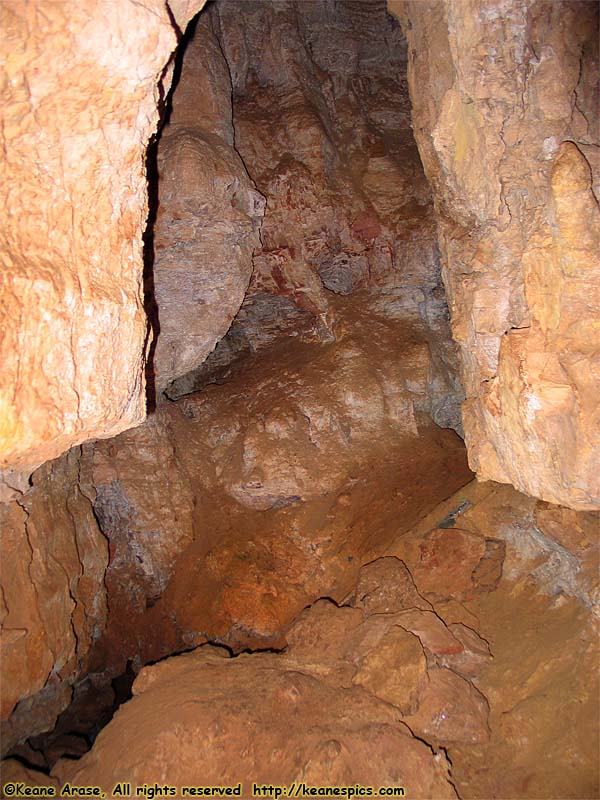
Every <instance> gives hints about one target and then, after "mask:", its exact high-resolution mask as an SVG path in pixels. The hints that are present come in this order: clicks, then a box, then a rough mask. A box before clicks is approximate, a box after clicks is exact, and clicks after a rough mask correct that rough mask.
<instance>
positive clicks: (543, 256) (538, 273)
mask: <svg viewBox="0 0 600 800" xmlns="http://www.w3.org/2000/svg"><path fill="white" fill-rule="evenodd" d="M389 5H390V9H391V10H392V11H394V12H395V13H397V14H398V16H399V17H400V19H401V21H402V24H403V27H404V31H405V34H406V36H407V39H408V44H409V53H410V58H409V82H410V87H411V100H412V106H413V123H414V131H415V137H416V140H417V144H418V146H419V151H420V154H421V158H422V161H423V165H424V167H425V172H426V174H427V177H428V178H429V182H430V184H431V187H432V190H433V196H434V201H435V205H436V212H437V216H438V222H439V240H440V247H441V250H442V256H443V262H444V281H445V285H446V290H447V294H448V300H449V305H450V310H451V315H452V329H453V333H454V337H455V339H456V340H457V341H458V342H459V344H460V348H461V358H462V376H463V385H464V388H465V391H466V394H467V400H466V402H465V404H464V405H463V420H464V425H465V433H466V441H467V446H468V450H469V459H470V464H471V466H472V467H473V469H474V470H475V471H476V472H477V475H478V476H479V477H480V478H481V479H493V480H496V481H500V482H508V483H512V484H513V485H514V486H516V487H517V488H518V489H520V490H521V491H524V492H527V493H528V494H530V495H533V496H534V497H538V498H542V499H544V500H546V501H549V502H552V503H560V504H562V505H565V506H569V507H571V508H576V509H582V510H585V509H593V508H597V507H598V505H599V504H600V483H599V481H600V460H599V459H600V438H599V433H598V431H599V429H598V404H597V384H598V375H599V374H600V373H599V370H600V362H599V361H598V352H599V350H600V335H599V331H598V322H597V321H598V314H599V313H600V296H599V294H598V291H599V286H600V262H599V260H598V252H599V249H600V216H599V212H598V205H597V202H596V199H595V198H594V195H593V193H592V173H591V170H590V163H594V162H595V158H594V153H595V152H596V151H597V149H598V146H599V145H600V138H599V135H598V127H597V124H598V123H597V120H598V86H597V82H598V39H597V27H598V22H597V14H598V8H597V5H596V4H594V3H585V4H581V3H571V2H565V3H561V4H555V3H546V2H541V0H540V1H538V0H517V1H516V2H511V3H493V4H492V5H490V4H489V3H483V2H481V3H480V2H469V3H467V2H462V0H448V2H431V3H427V4H423V3H420V2H410V0H409V1H408V2H397V0H390V3H389ZM588 158H589V159H590V162H588V160H587V159H588Z"/></svg>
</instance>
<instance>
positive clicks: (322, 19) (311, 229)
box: [158, 0, 462, 430]
mask: <svg viewBox="0 0 600 800" xmlns="http://www.w3.org/2000/svg"><path fill="white" fill-rule="evenodd" d="M209 16H210V18H211V20H212V24H213V25H214V29H215V33H216V36H217V38H218V41H219V43H220V45H221V47H222V50H223V54H224V56H225V58H226V60H227V65H228V67H229V70H230V72H231V80H232V88H233V112H234V126H235V146H236V148H237V149H238V150H239V152H240V154H241V156H242V158H243V160H244V163H245V165H246V167H247V169H248V171H249V173H250V175H251V176H252V178H253V179H254V180H255V181H256V184H257V187H258V189H259V190H260V192H261V193H262V194H263V195H264V196H265V197H266V198H267V208H266V213H265V219H264V223H263V226H262V246H261V247H260V248H259V249H258V251H257V252H256V253H255V256H254V272H253V275H252V279H251V283H250V287H249V294H248V298H247V302H248V305H247V307H249V305H250V303H251V302H252V298H261V314H260V320H257V319H256V318H255V317H254V318H253V317H252V315H248V314H245V313H244V314H242V316H241V317H240V319H238V320H236V323H234V328H232V331H231V334H230V335H229V336H228V337H227V338H226V340H225V343H224V345H223V346H222V347H221V348H220V353H219V357H218V360H219V362H220V363H221V364H226V363H228V362H229V361H230V360H232V359H234V358H236V357H239V353H240V351H239V344H240V341H241V340H245V342H246V343H247V342H248V341H250V342H253V344H254V345H256V346H258V347H260V346H262V342H261V336H260V328H258V323H260V326H261V327H263V326H266V327H267V328H270V329H271V330H273V329H275V328H276V327H282V328H285V330H286V331H287V330H288V328H287V326H286V325H280V324H279V319H280V317H281V315H282V313H287V311H285V312H284V311H283V309H282V307H281V305H280V304H277V303H272V304H269V303H267V302H263V301H262V299H263V298H265V297H268V296H272V297H275V298H277V297H279V298H285V299H286V300H287V301H289V302H290V303H293V304H294V305H295V307H296V309H297V313H301V312H303V313H304V315H305V316H309V317H311V318H312V320H313V323H314V331H313V335H316V336H319V337H320V338H322V339H324V340H326V339H327V338H330V337H331V336H332V335H336V332H337V331H336V324H337V322H336V314H335V305H334V304H333V303H332V299H334V298H335V297H336V295H340V296H347V295H351V294H353V293H355V292H356V291H358V290H363V291H364V290H365V289H368V290H369V291H370V292H371V293H372V294H374V295H376V296H377V297H378V301H379V304H380V306H381V307H382V308H384V307H385V308H387V310H388V312H389V313H390V314H391V313H396V314H397V315H399V316H403V317H404V318H405V319H409V318H410V319H411V320H412V321H413V324H415V325H416V324H417V323H419V324H420V325H421V327H422V329H423V332H424V335H425V336H426V338H427V339H428V340H429V341H430V347H431V350H432V354H433V361H432V370H431V375H430V385H431V391H430V396H431V398H432V407H431V412H432V415H433V417H434V419H435V420H436V421H437V422H439V424H440V425H442V426H445V427H454V428H456V429H457V430H460V424H461V423H460V411H459V404H460V401H461V399H462V390H461V388H460V384H459V381H458V377H457V373H458V363H457V353H456V348H455V345H454V343H453V342H452V340H451V336H450V330H449V324H448V312H447V306H446V303H445V299H444V295H443V291H441V277H440V265H439V258H438V251H437V245H436V236H435V222H434V217H433V207H432V204H431V197H430V192H429V189H428V186H427V182H426V180H425V176H424V173H423V169H422V167H421V164H420V161H419V156H418V152H417V149H416V146H415V142H414V139H413V136H412V132H411V130H410V122H409V120H410V109H409V101H408V89H407V83H406V44H405V41H404V38H403V36H402V33H401V31H400V27H399V25H398V24H397V23H396V22H395V21H394V20H393V19H392V18H391V17H390V16H388V15H387V14H386V11H385V4H384V3H383V2H381V0H364V1H363V2H362V3H358V4H357V3H352V2H343V3H304V2H291V3H285V4H282V3H279V4H277V3H275V4H274V3H271V2H262V1H261V0H256V2H255V1H254V0H251V1H250V2H247V1H246V0H243V2H236V1H235V0H225V2H220V3H219V4H216V5H215V7H214V8H212V9H211V10H210V12H209ZM196 105H198V103H196ZM160 305H161V303H160V301H159V307H160ZM195 324H199V323H198V322H196V323H195ZM161 336H162V333H161ZM158 346H159V349H160V346H161V345H160V337H159V345H158ZM180 346H181V345H180ZM203 375H204V376H206V369H205V368H204V367H203V366H202V367H200V368H199V369H198V370H197V371H196V372H195V374H194V375H191V376H189V377H186V378H185V379H183V380H181V381H180V382H179V385H178V386H175V387H174V388H173V389H172V390H170V396H174V397H177V396H180V395H181V394H182V393H183V392H185V391H189V390H190V389H189V388H187V387H196V388H197V387H199V385H200V381H201V380H202V376H203Z"/></svg>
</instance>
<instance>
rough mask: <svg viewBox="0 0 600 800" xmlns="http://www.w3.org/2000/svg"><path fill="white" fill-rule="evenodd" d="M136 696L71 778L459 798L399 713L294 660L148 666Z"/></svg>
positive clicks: (194, 657)
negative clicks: (363, 789)
mask: <svg viewBox="0 0 600 800" xmlns="http://www.w3.org/2000/svg"><path fill="white" fill-rule="evenodd" d="M134 694H135V696H134V698H133V699H132V700H131V701H130V702H128V703H127V704H126V705H125V706H123V707H122V708H121V709H120V710H119V712H118V713H117V715H116V716H115V717H114V719H113V721H112V722H111V723H110V724H109V725H108V726H107V727H106V728H105V729H104V730H103V731H102V732H101V733H100V735H99V737H98V738H97V740H96V743H95V745H94V747H93V749H92V750H91V752H90V753H88V754H87V755H86V756H84V757H83V758H82V759H81V760H80V761H79V762H74V763H73V762H71V763H68V762H61V764H60V765H59V767H58V768H57V769H56V770H55V773H58V775H59V776H60V780H70V781H72V782H73V783H77V784H86V785H100V786H102V787H103V789H104V790H105V791H106V792H107V793H108V796H111V794H110V793H111V792H112V788H113V787H114V785H115V783H116V782H117V781H119V780H120V779H121V778H122V777H123V776H125V775H126V776H127V779H128V780H130V781H131V782H132V784H135V785H141V784H143V783H144V782H146V783H148V784H152V785H154V782H155V781H156V782H158V783H163V784H164V783H168V784H169V785H175V786H181V785H182V784H183V785H198V783H199V782H201V783H202V784H203V785H230V786H231V785H236V784H237V783H238V782H241V783H242V784H243V787H242V790H243V793H244V796H245V795H246V794H248V793H250V791H251V785H252V783H253V782H256V783H258V784H268V785H285V786H288V787H289V786H290V784H291V783H292V782H296V783H301V782H304V783H306V784H307V785H309V786H351V785H355V784H356V783H360V784H361V785H362V786H373V787H377V788H379V787H380V786H403V787H404V788H405V792H406V793H407V794H410V795H411V796H412V797H420V798H431V797H436V798H438V797H439V798H446V797H447V798H451V797H455V796H456V795H455V792H454V789H453V787H452V785H451V783H450V781H449V773H448V764H447V762H446V759H445V757H444V756H443V755H441V754H438V755H437V756H434V755H433V753H432V752H431V750H430V749H429V748H428V747H427V746H426V745H425V744H423V743H422V742H420V741H418V740H417V739H415V738H413V737H412V736H411V735H410V733H409V732H408V730H407V729H406V728H405V727H404V726H403V725H401V724H399V723H398V714H397V711H395V710H394V709H393V707H392V706H389V705H387V704H385V703H383V702H381V701H379V700H377V699H376V698H374V697H373V696H372V695H370V694H368V693H367V692H364V691H363V690H362V689H359V688H353V689H341V688H339V687H335V686H332V685H329V684H326V683H323V682H322V681H321V680H320V679H319V677H318V676H316V675H314V674H312V673H311V671H310V670H309V669H303V668H302V666H301V662H298V661H295V660H293V659H292V658H291V657H288V656H285V655H275V654H254V655H240V656H238V657H237V658H234V659H230V658H227V657H226V654H224V652H223V651H220V652H219V651H217V650H216V649H215V648H210V647H202V648H199V649H198V650H196V651H194V652H192V653H190V654H186V655H183V656H178V657H176V658H173V659H169V660H168V661H166V662H163V663H161V664H158V665H156V666H154V667H150V668H146V669H144V670H143V671H142V672H141V673H140V675H139V676H138V678H137V680H136V682H135V684H134ZM140 730H143V731H144V732H145V735H144V736H139V735H138V734H139V731H140ZM199 775H200V776H202V777H201V781H200V779H199V778H198V776H199ZM300 791H301V792H303V790H302V789H300Z"/></svg>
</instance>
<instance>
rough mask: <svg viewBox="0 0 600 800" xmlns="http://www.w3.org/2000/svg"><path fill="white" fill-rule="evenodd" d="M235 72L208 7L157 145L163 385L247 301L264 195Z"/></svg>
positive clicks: (158, 365) (159, 372)
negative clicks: (242, 146)
mask: <svg viewBox="0 0 600 800" xmlns="http://www.w3.org/2000/svg"><path fill="white" fill-rule="evenodd" d="M231 113H232V109H231V80H230V77H229V72H228V69H227V63H226V62H225V59H224V58H223V54H222V52H221V49H220V47H219V43H218V41H217V40H216V38H215V36H214V34H213V32H212V30H211V24H210V17H207V16H206V15H203V16H202V17H201V18H200V19H199V20H198V21H197V23H196V28H195V31H194V35H193V36H192V38H191V40H190V41H189V42H188V43H187V46H186V49H185V54H184V57H183V61H182V65H181V77H180V80H179V83H178V85H177V87H176V88H175V91H174V94H173V108H172V111H171V114H170V118H169V122H168V124H167V125H166V127H165V128H164V129H163V131H162V134H161V138H160V142H159V145H158V153H157V165H158V175H159V179H160V182H159V198H158V203H159V204H158V212H157V217H156V224H155V228H154V250H155V263H154V296H155V301H156V304H157V309H156V312H157V319H156V320H155V333H156V334H157V341H156V349H155V351H154V355H153V368H154V374H155V382H156V389H157V390H159V391H160V390H162V389H164V388H166V387H167V385H168V384H169V383H170V382H172V381H173V380H174V379H176V378H178V377H180V376H181V375H183V374H185V373H187V372H189V371H190V370H191V369H193V368H194V367H196V366H198V364H200V363H201V362H202V361H204V359H205V358H206V356H207V355H208V354H209V353H210V352H211V351H212V350H213V348H214V347H215V345H216V343H217V342H218V341H219V339H221V337H222V336H223V335H224V334H225V333H226V331H227V329H228V328H229V326H230V324H231V321H232V319H233V318H234V316H235V314H236V313H237V311H238V309H239V308H240V306H241V304H242V300H243V298H244V294H245V292H246V289H247V287H248V283H249V281H250V274H251V271H252V253H253V250H254V248H255V247H256V246H257V245H258V244H259V241H260V240H259V230H260V222H261V218H262V216H263V213H264V206H265V199H264V198H263V197H262V196H261V195H260V194H259V193H258V192H257V191H256V190H255V188H254V184H253V183H252V181H251V180H250V178H249V177H248V173H247V172H246V169H245V167H244V164H243V163H242V160H241V158H240V156H239V155H238V153H237V151H236V149H235V147H234V143H233V140H234V132H233V124H232V121H231Z"/></svg>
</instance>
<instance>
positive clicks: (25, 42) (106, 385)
mask: <svg viewBox="0 0 600 800" xmlns="http://www.w3.org/2000/svg"><path fill="white" fill-rule="evenodd" d="M203 5H204V0H195V1H194V2H190V1H189V0H175V2H171V3H170V4H167V3H165V2H164V0H147V2H145V3H143V4H142V3H138V2H134V1H133V0H124V2H119V3H116V4H110V5H107V4H106V3H104V2H101V0H85V2H81V1H80V0H69V1H68V2H61V3H56V2H53V0H42V1H41V2H39V1H37V0H36V2H22V0H8V2H3V3H2V4H1V7H0V15H1V26H2V32H3V35H2V43H1V47H2V51H3V73H2V77H1V79H0V81H1V82H0V93H1V97H2V103H1V105H2V127H1V132H0V137H1V138H0V141H1V143H2V148H1V149H2V169H3V176H2V177H3V185H4V187H5V188H8V187H11V188H10V190H9V191H4V192H3V193H2V196H1V198H0V204H1V205H0V215H1V216H2V232H1V234H0V236H1V238H0V251H1V253H2V256H1V257H2V272H1V278H0V281H1V283H0V305H1V306H2V309H3V331H2V338H1V339H0V363H2V382H1V384H0V468H2V467H4V468H7V467H14V468H18V469H20V470H28V471H29V472H30V471H31V469H32V468H33V467H35V466H37V465H39V464H40V463H42V462H43V461H45V460H47V459H50V458H53V457H55V456H57V455H58V454H59V453H61V452H64V451H65V450H67V449H68V448H69V447H70V446H72V445H73V444H76V443H78V442H81V441H84V440H86V439H89V438H90V437H98V436H102V437H105V436H112V435H115V434H117V433H118V432H119V431H122V430H124V429H126V428H128V427H131V426H132V425H135V424H137V423H139V422H141V421H142V420H143V419H144V416H145V401H146V398H145V391H144V373H143V370H144V359H145V352H146V347H147V343H148V330H147V322H146V316H145V313H144V309H143V301H142V269H143V263H142V262H143V243H142V234H143V231H144V228H145V224H146V216H147V185H146V170H145V156H146V147H147V144H148V140H149V139H150V137H151V135H152V134H153V133H154V132H155V130H156V126H157V122H158V118H159V110H158V105H159V102H160V101H161V98H164V96H165V93H166V92H167V91H168V88H169V86H170V82H171V77H172V70H170V71H167V72H166V73H165V67H166V65H167V62H168V61H169V58H170V56H171V53H172V52H173V51H174V49H175V47H176V45H177V40H178V35H180V32H181V30H182V29H185V27H186V25H187V22H188V20H189V19H190V18H191V16H192V15H193V14H194V13H195V12H196V11H198V10H199V9H200V8H201V7H202V6H203ZM7 477H8V479H9V481H10V480H11V477H10V474H7Z"/></svg>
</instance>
